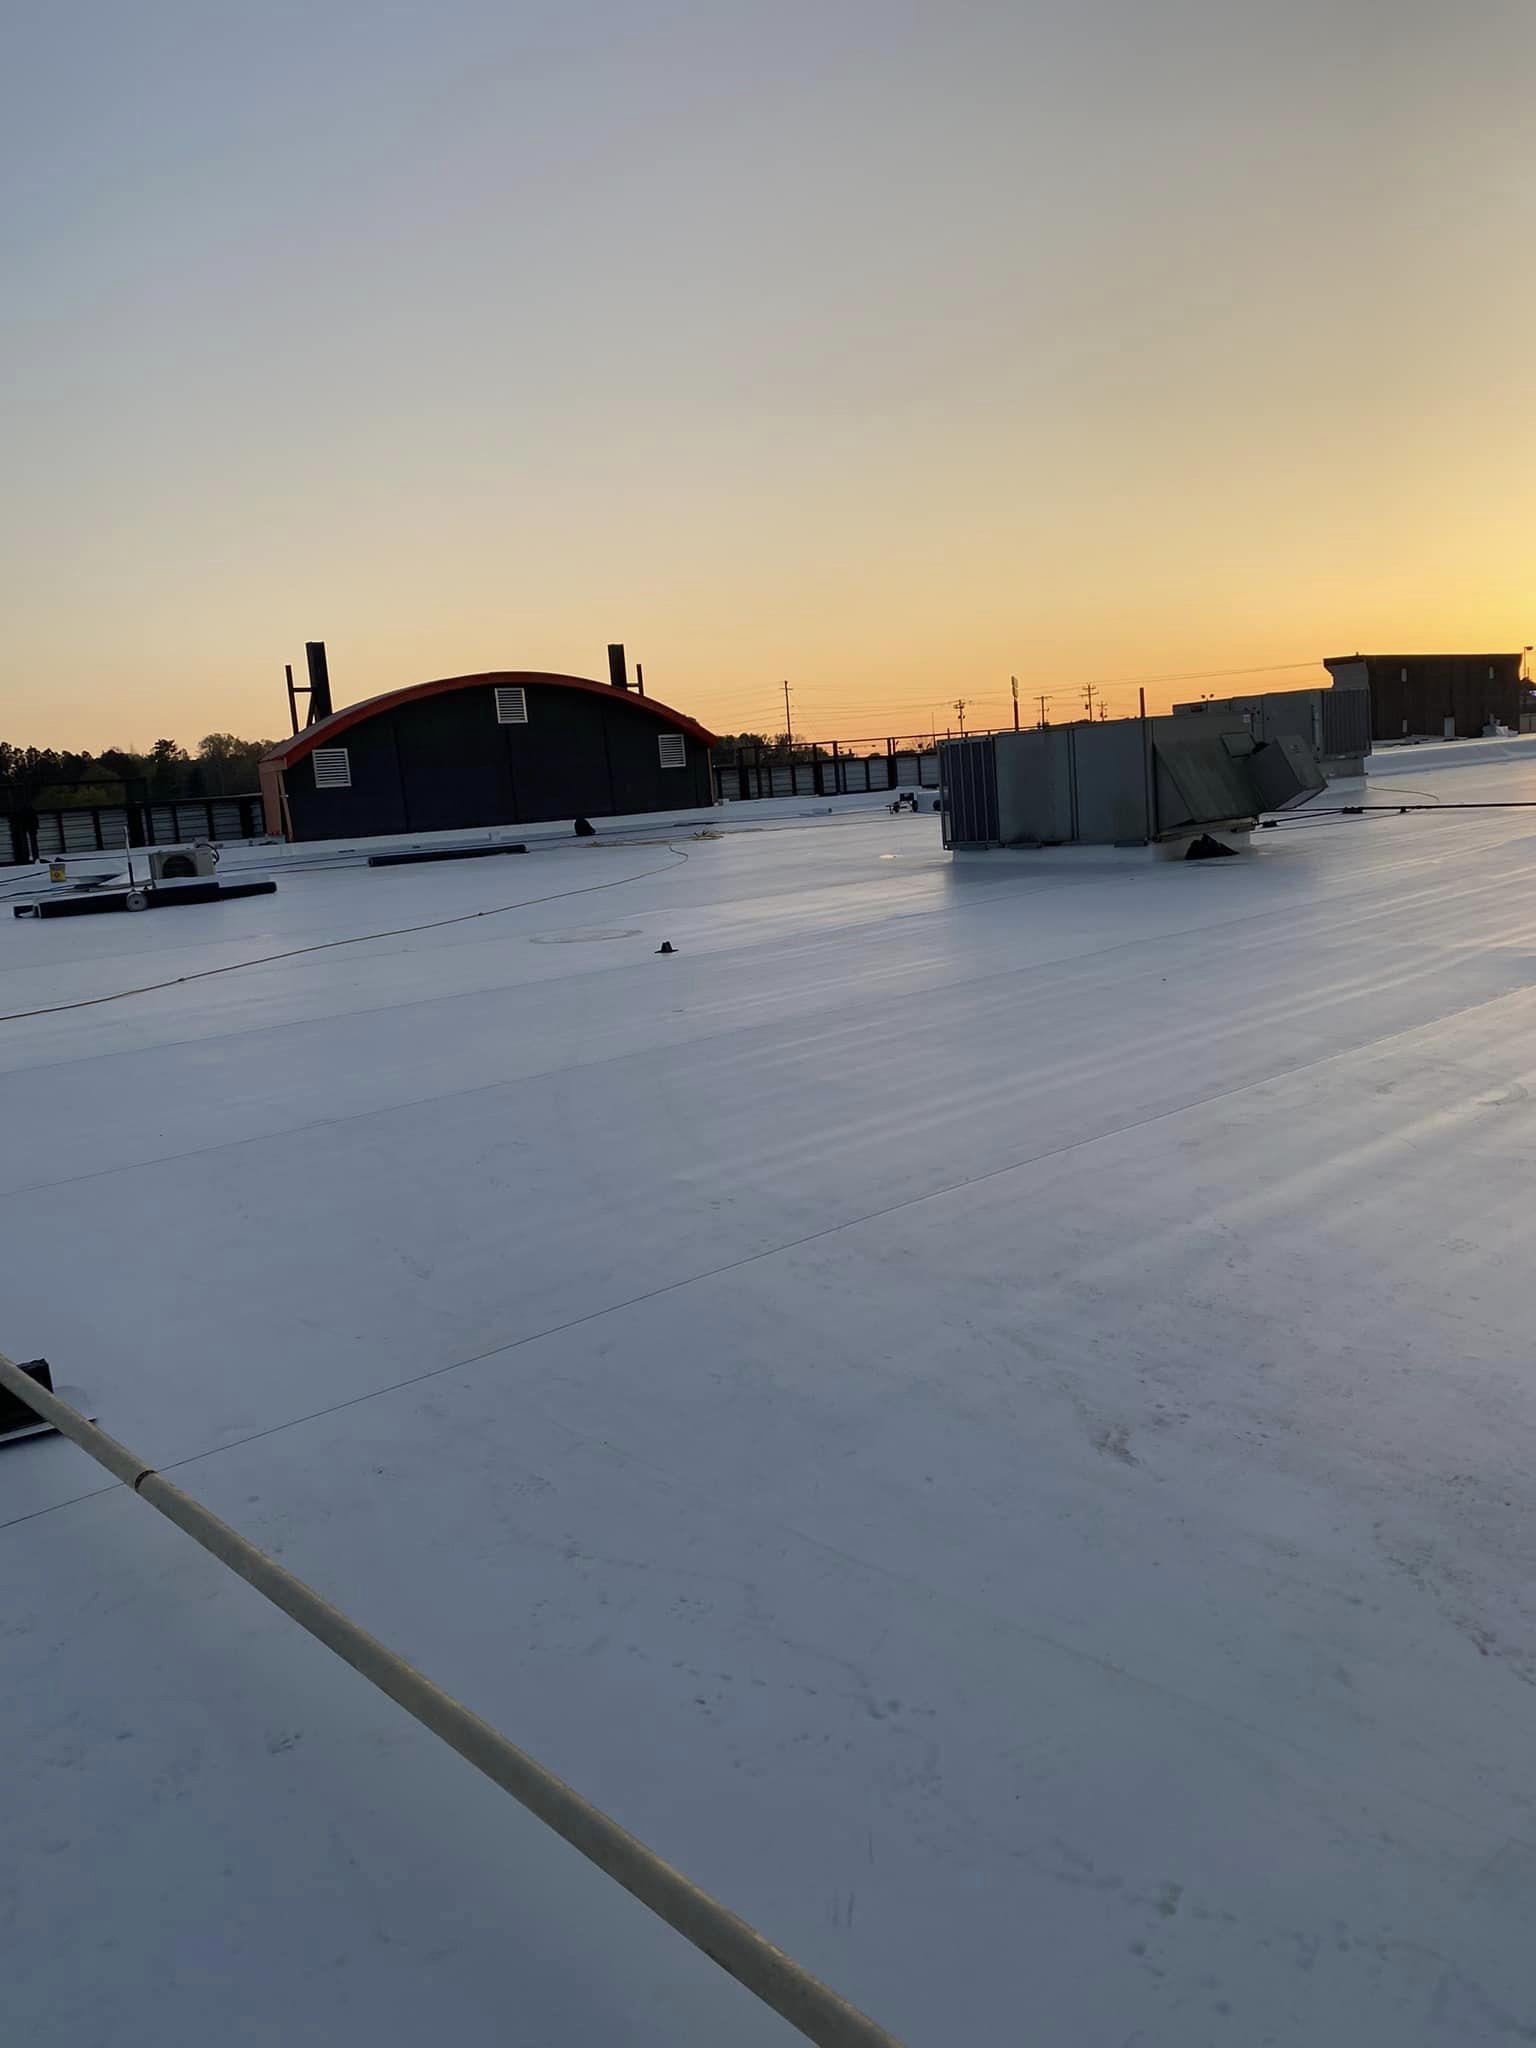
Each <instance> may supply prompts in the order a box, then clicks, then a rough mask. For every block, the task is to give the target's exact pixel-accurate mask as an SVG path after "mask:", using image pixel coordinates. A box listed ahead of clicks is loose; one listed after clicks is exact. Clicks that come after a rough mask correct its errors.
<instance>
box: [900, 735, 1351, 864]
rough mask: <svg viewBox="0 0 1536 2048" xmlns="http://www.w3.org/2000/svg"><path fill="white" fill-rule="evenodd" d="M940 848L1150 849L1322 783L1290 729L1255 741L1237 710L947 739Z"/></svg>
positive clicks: (1280, 803) (1313, 759)
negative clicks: (1224, 713)
mask: <svg viewBox="0 0 1536 2048" xmlns="http://www.w3.org/2000/svg"><path fill="white" fill-rule="evenodd" d="M939 778H940V783H941V786H942V789H943V812H944V843H945V845H946V846H951V847H960V848H972V847H990V846H1060V845H1071V844H1081V845H1098V846H1106V845H1114V846H1125V845H1148V844H1153V843H1157V842H1166V841H1171V840H1178V839H1184V838H1188V837H1190V836H1192V835H1193V834H1196V833H1199V832H1202V831H1206V830H1209V829H1212V828H1222V827H1225V828H1227V829H1228V830H1229V831H1234V832H1243V831H1247V830H1249V829H1250V828H1251V827H1252V826H1253V825H1255V824H1256V823H1257V822H1258V819H1259V818H1260V816H1261V815H1262V814H1263V813H1265V812H1267V811H1281V810H1288V809H1290V808H1291V807H1292V806H1293V805H1296V804H1300V803H1305V802H1306V801H1307V799H1308V798H1309V797H1312V796H1315V795H1316V794H1317V792H1318V791H1319V790H1321V789H1323V788H1324V787H1325V786H1326V778H1325V777H1324V775H1323V772H1322V769H1321V768H1320V767H1319V766H1318V762H1317V756H1316V755H1315V754H1314V753H1313V751H1312V749H1311V747H1309V746H1308V745H1307V743H1306V741H1305V740H1304V739H1302V738H1301V737H1300V736H1299V735H1298V734H1295V733H1285V734H1282V735H1281V736H1280V737H1279V738H1277V739H1275V740H1272V741H1268V742H1264V741H1259V740H1255V738H1254V737H1253V734H1252V733H1251V732H1250V731H1249V729H1248V726H1247V723H1246V722H1245V720H1243V719H1242V718H1241V717H1231V718H1220V717H1210V718H1203V719H1201V720H1199V721H1198V722H1197V721H1195V720H1193V719H1187V718H1148V719H1140V718H1112V719H1104V720H1098V721H1094V722H1092V723H1086V724H1081V725H1055V726H1047V727H1044V728H1042V729H1038V730H1036V731H1033V732H999V733H989V734H987V735H985V736H984V737H981V738H978V739H963V740H946V741H945V742H944V743H943V744H942V745H941V746H940V749H939Z"/></svg>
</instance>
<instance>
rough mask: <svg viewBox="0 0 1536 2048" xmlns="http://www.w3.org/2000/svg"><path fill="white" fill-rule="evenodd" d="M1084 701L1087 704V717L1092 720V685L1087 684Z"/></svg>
mask: <svg viewBox="0 0 1536 2048" xmlns="http://www.w3.org/2000/svg"><path fill="white" fill-rule="evenodd" d="M1085 701H1086V703H1087V706H1088V716H1089V717H1090V718H1092V716H1093V685H1092V683H1089V684H1088V686H1087V696H1086V699H1085Z"/></svg>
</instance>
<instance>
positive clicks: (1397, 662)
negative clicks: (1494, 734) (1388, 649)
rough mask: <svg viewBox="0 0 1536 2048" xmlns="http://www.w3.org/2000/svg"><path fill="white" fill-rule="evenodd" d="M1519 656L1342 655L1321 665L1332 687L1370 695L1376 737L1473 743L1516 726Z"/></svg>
mask: <svg viewBox="0 0 1536 2048" xmlns="http://www.w3.org/2000/svg"><path fill="white" fill-rule="evenodd" d="M1524 664H1525V657H1524V655H1522V654H1345V655H1334V656H1333V657H1332V658H1331V659H1330V660H1327V661H1325V662H1324V663H1323V667H1324V668H1325V669H1327V671H1328V673H1329V675H1331V676H1332V677H1333V686H1334V688H1335V689H1336V690H1347V689H1358V690H1364V689H1368V690H1369V691H1370V693H1371V737H1372V739H1376V740H1401V739H1436V740H1438V739H1476V738H1477V737H1478V736H1479V735H1480V734H1481V733H1483V732H1485V731H1486V730H1487V728H1488V727H1489V726H1490V725H1506V726H1508V727H1509V728H1510V730H1511V731H1512V732H1518V731H1519V729H1520V713H1521V711H1522V710H1523V709H1524V708H1525V699H1526V695H1527V689H1526V685H1525V683H1524V681H1523V680H1522V671H1523V668H1524Z"/></svg>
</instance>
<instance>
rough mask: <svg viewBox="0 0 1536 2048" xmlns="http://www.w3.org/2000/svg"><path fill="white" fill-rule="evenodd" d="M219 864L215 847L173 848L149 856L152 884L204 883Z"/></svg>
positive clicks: (217, 851)
mask: <svg viewBox="0 0 1536 2048" xmlns="http://www.w3.org/2000/svg"><path fill="white" fill-rule="evenodd" d="M218 864H219V850H218V848H217V847H216V846H191V847H188V846H175V847H171V848H170V849H169V850H168V851H166V852H164V853H152V854H151V855H150V856H149V879H150V880H151V881H152V882H205V881H207V880H209V878H210V877H211V876H212V874H213V871H214V869H215V868H216V867H217V866H218Z"/></svg>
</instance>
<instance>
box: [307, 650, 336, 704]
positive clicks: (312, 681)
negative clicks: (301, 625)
mask: <svg viewBox="0 0 1536 2048" xmlns="http://www.w3.org/2000/svg"><path fill="white" fill-rule="evenodd" d="M304 659H305V660H306V661H307V662H308V663H309V721H308V722H309V723H310V724H311V725H313V724H314V722H315V720H316V719H317V718H329V717H330V715H331V672H330V670H329V668H327V667H326V662H325V642H324V641H323V640H306V641H305V642H304Z"/></svg>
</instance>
